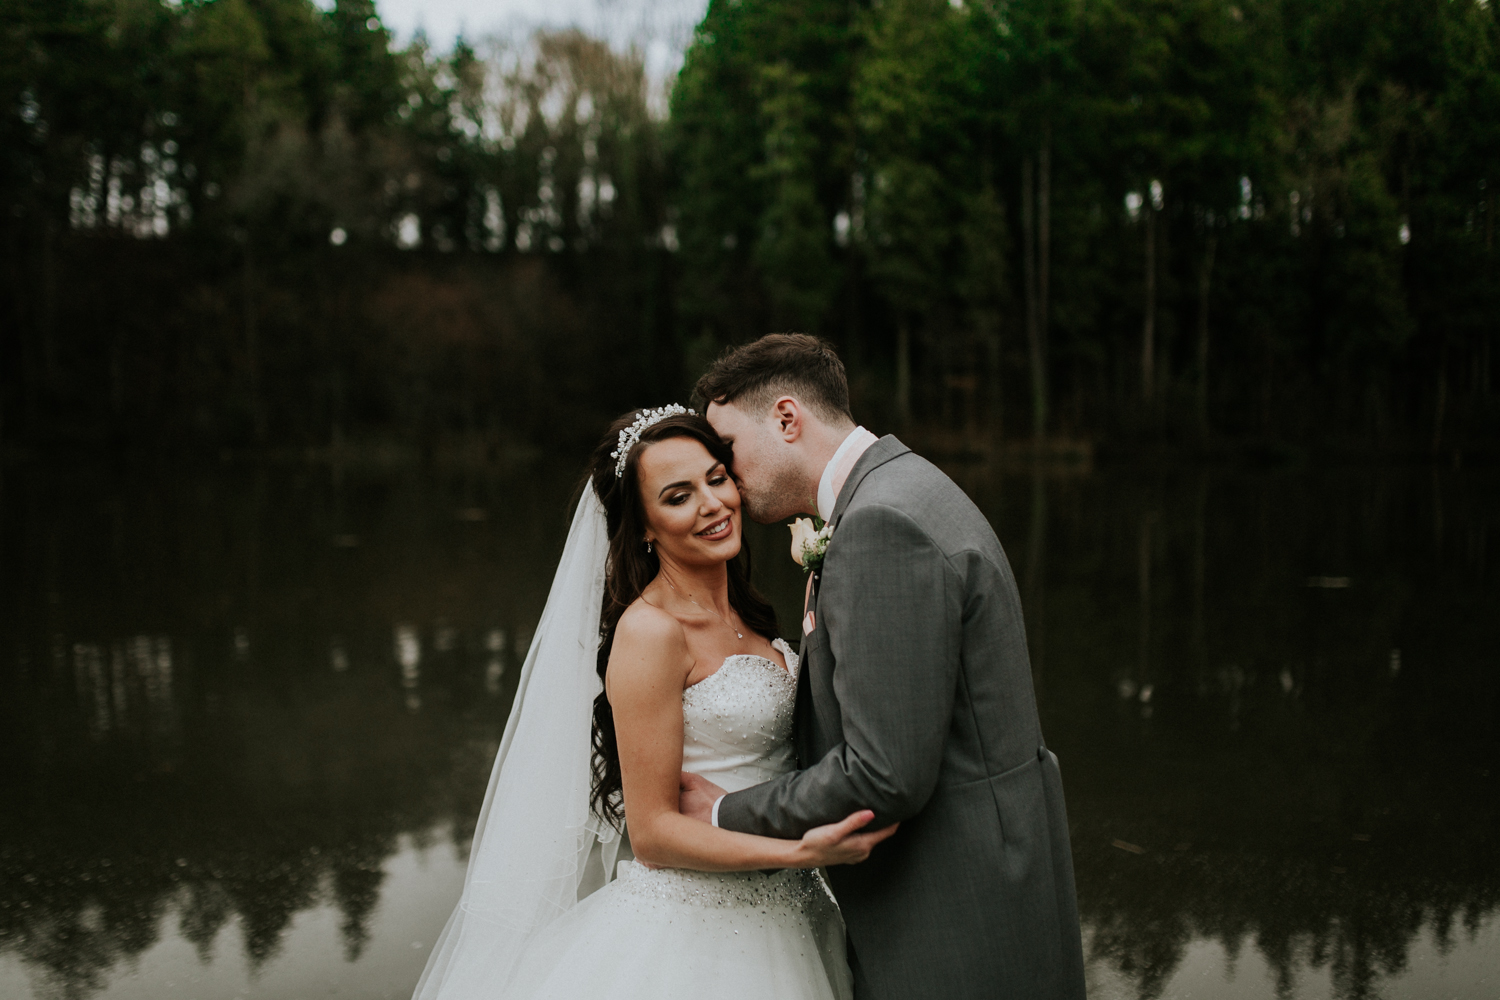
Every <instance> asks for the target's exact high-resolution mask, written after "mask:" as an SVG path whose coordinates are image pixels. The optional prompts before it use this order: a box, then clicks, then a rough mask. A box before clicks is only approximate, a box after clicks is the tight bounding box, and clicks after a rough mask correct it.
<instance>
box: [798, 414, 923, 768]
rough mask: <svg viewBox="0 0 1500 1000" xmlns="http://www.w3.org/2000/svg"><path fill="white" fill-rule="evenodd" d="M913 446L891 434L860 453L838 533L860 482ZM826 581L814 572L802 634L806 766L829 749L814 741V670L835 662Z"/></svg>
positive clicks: (842, 495) (839, 513) (841, 505)
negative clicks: (826, 616)
mask: <svg viewBox="0 0 1500 1000" xmlns="http://www.w3.org/2000/svg"><path fill="white" fill-rule="evenodd" d="M910 450H911V449H910V448H908V447H906V445H904V444H902V443H901V442H900V441H898V440H897V439H896V438H895V437H894V436H893V435H890V434H887V435H886V436H885V437H883V438H881V439H880V440H879V441H876V442H875V443H874V444H872V445H870V447H869V448H867V449H865V453H864V454H863V455H861V456H860V457H859V461H858V462H855V463H854V468H853V469H851V470H849V478H848V479H847V480H845V481H844V487H843V489H841V490H839V496H838V501H837V503H835V504H834V508H833V517H832V518H831V520H830V523H831V524H833V526H834V529H835V537H837V529H838V522H839V519H840V518H842V517H843V516H844V512H845V511H846V510H847V509H848V507H849V501H850V499H851V498H853V496H854V494H855V491H857V490H858V489H859V484H860V483H862V482H863V481H864V478H865V477H866V476H868V475H869V474H870V473H871V472H873V471H874V470H875V469H878V468H879V467H880V466H882V465H884V464H885V463H887V462H889V461H890V460H891V459H893V458H897V457H899V456H901V455H904V454H906V453H907V452H908V451H910ZM830 544H832V543H830ZM822 584H823V579H822V572H821V571H819V572H815V573H814V574H813V575H812V579H811V582H810V587H809V590H808V596H807V599H806V606H805V607H804V609H803V621H806V615H807V613H808V612H811V613H812V615H813V630H812V631H811V632H809V633H807V634H806V635H804V636H803V637H802V650H803V652H804V655H803V659H802V666H801V668H800V670H799V671H798V675H797V705H796V709H795V713H796V720H797V721H796V730H797V755H798V757H799V758H800V766H802V767H810V766H812V764H814V763H816V759H817V757H818V756H819V755H820V751H822V750H825V749H826V748H821V747H818V746H815V745H814V744H815V742H816V740H817V732H818V729H819V727H818V726H817V724H816V721H815V719H814V715H815V706H814V704H813V695H812V672H813V671H814V670H817V671H819V672H820V674H821V672H822V671H827V670H830V669H832V666H833V665H832V664H831V663H828V662H827V660H828V658H829V641H828V628H827V626H826V625H824V624H823V619H822V616H821V615H820V614H819V613H818V591H819V590H821V589H822ZM798 627H799V629H800V627H801V623H799V624H798ZM814 636H820V637H821V641H818V642H812V641H810V640H811V639H812V638H813V637H814ZM814 652H817V653H818V654H820V655H818V656H816V657H814V656H813V655H812V654H813V653H814Z"/></svg>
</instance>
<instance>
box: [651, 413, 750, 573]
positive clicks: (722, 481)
mask: <svg viewBox="0 0 1500 1000" xmlns="http://www.w3.org/2000/svg"><path fill="white" fill-rule="evenodd" d="M636 471H637V473H638V476H637V478H638V479H639V481H640V486H641V501H642V502H643V503H644V504H645V507H646V539H647V540H649V541H650V542H651V544H652V545H653V546H655V547H656V550H657V552H658V553H659V554H660V555H661V557H662V558H663V559H664V560H670V561H672V562H676V563H679V564H683V565H702V564H706V563H714V562H719V563H723V562H728V561H729V560H730V559H733V558H734V557H735V556H737V555H739V552H740V493H739V490H737V489H735V486H734V480H732V479H730V478H729V473H728V471H726V470H725V468H724V465H723V463H721V462H720V461H719V460H718V459H716V458H714V457H713V456H712V455H711V454H709V452H708V449H707V448H705V447H703V445H702V444H700V443H699V442H697V441H695V440H693V439H692V438H686V437H676V438H667V440H665V441H658V442H656V443H655V444H652V445H649V446H648V447H647V448H646V450H645V451H644V452H642V453H641V457H640V463H639V465H638V466H637V467H636Z"/></svg>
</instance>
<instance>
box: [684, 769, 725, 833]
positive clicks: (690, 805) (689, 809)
mask: <svg viewBox="0 0 1500 1000" xmlns="http://www.w3.org/2000/svg"><path fill="white" fill-rule="evenodd" d="M677 794H678V798H677V811H678V812H680V813H682V814H683V815H684V816H686V817H688V818H689V819H697V820H702V821H703V822H705V823H712V822H713V815H714V803H715V802H717V801H719V799H720V797H721V796H723V795H724V789H722V788H720V787H719V786H718V785H716V784H714V783H713V782H712V781H709V780H708V779H707V778H704V777H700V776H699V775H696V774H689V773H688V772H687V771H683V772H682V779H681V788H680V789H679V790H678V793H677Z"/></svg>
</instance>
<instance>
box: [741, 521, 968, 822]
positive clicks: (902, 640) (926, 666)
mask: <svg viewBox="0 0 1500 1000" xmlns="http://www.w3.org/2000/svg"><path fill="white" fill-rule="evenodd" d="M836 535H837V538H836V540H835V542H834V544H833V545H832V546H830V548H829V551H828V557H827V562H826V563H825V564H824V573H823V580H822V587H821V589H820V591H819V594H818V614H819V615H820V616H821V617H822V618H823V621H824V622H825V623H826V626H827V629H828V635H829V644H830V646H831V649H832V653H833V662H834V674H833V690H834V696H835V697H836V698H837V700H838V706H839V711H840V714H841V717H842V722H843V737H844V741H843V742H842V743H840V744H839V745H838V746H836V747H834V748H833V749H832V750H831V751H829V752H828V754H827V755H826V756H825V757H824V758H823V759H822V760H820V761H817V762H816V763H814V764H813V765H812V766H811V767H808V768H806V769H804V770H801V771H795V772H792V773H790V774H786V775H783V776H782V777H780V778H777V779H775V780H773V781H768V782H766V783H765V784H761V785H756V786H755V787H753V788H747V789H745V790H744V791H742V792H735V793H733V794H730V795H726V796H725V797H724V798H723V799H722V800H721V801H720V803H719V805H718V823H719V825H720V826H722V827H725V828H726V829H730V830H739V831H742V832H744V833H758V834H763V835H766V836H772V837H800V836H801V835H802V834H803V833H804V832H805V831H807V830H808V829H810V828H812V827H815V826H822V825H823V824H825V823H829V822H831V821H833V820H835V819H842V818H843V817H845V816H847V815H849V814H850V813H851V812H853V811H855V810H856V809H873V810H874V811H875V819H874V821H873V822H872V823H871V828H872V829H873V828H878V827H883V826H886V825H888V824H890V823H895V822H899V821H901V820H904V819H907V818H908V817H910V816H913V815H915V814H916V813H917V811H918V810H920V809H921V808H922V806H923V805H925V804H926V802H927V800H928V798H929V797H930V796H931V795H932V792H933V789H934V788H935V787H936V786H937V777H938V768H939V766H940V764H941V763H942V756H943V744H944V741H945V740H946V738H947V735H948V730H949V727H950V725H951V721H952V715H953V700H954V690H955V687H956V685H957V676H958V664H959V652H960V644H961V622H960V619H961V614H962V607H961V606H960V602H961V594H960V587H959V585H958V578H957V575H956V574H955V573H954V571H953V569H952V567H950V566H949V564H948V560H947V558H946V557H945V556H944V555H943V553H942V552H941V551H940V550H939V549H938V548H937V546H936V545H934V544H933V542H932V540H931V539H930V538H928V537H927V534H926V533H925V532H924V531H922V530H921V528H920V527H918V526H917V524H916V522H914V521H913V520H912V519H911V518H910V517H908V516H907V515H905V514H903V513H902V512H900V511H898V510H896V509H894V508H891V507H881V506H871V507H861V508H859V509H858V510H855V511H851V512H850V513H849V514H847V515H845V517H844V518H843V519H842V520H841V521H840V522H839V526H838V529H837V531H836Z"/></svg>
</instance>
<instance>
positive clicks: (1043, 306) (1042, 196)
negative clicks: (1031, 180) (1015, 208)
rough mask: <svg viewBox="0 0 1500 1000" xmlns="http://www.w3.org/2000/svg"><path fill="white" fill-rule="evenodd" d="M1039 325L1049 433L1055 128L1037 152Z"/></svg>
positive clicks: (1045, 133) (1047, 132)
mask: <svg viewBox="0 0 1500 1000" xmlns="http://www.w3.org/2000/svg"><path fill="white" fill-rule="evenodd" d="M1036 218H1037V227H1036V236H1037V239H1036V258H1037V259H1036V317H1037V321H1036V325H1037V341H1038V342H1039V343H1040V344H1041V373H1040V378H1041V387H1042V401H1043V412H1042V419H1041V421H1040V424H1041V426H1042V429H1043V431H1045V430H1046V425H1047V417H1048V416H1049V415H1050V414H1049V413H1048V412H1047V411H1048V410H1049V409H1050V407H1049V406H1048V405H1047V404H1048V403H1049V402H1050V400H1049V399H1048V393H1047V389H1048V385H1047V347H1048V344H1047V341H1048V336H1047V334H1048V330H1049V326H1048V309H1047V307H1048V304H1049V303H1050V302H1051V294H1050V288H1051V284H1052V127H1051V126H1050V125H1048V126H1047V127H1045V128H1044V129H1043V130H1042V148H1041V149H1040V150H1039V151H1038V153H1037V173H1036Z"/></svg>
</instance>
